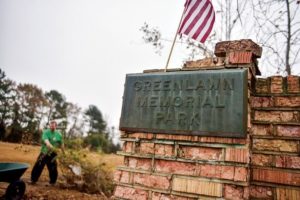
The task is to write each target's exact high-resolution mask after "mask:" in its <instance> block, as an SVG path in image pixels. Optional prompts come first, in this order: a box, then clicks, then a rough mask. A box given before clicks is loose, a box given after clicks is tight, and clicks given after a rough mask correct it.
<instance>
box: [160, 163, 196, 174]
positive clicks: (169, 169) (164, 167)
mask: <svg viewBox="0 0 300 200" xmlns="http://www.w3.org/2000/svg"><path fill="white" fill-rule="evenodd" d="M155 170H156V171H157V172H165V173H170V174H183V175H197V174H198V173H199V172H198V170H197V168H196V165H195V164H194V163H184V162H176V161H166V160H155Z"/></svg>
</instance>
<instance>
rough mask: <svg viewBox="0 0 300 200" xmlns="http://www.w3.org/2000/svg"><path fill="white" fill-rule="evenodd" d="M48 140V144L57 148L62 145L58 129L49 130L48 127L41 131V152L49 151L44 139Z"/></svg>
mask: <svg viewBox="0 0 300 200" xmlns="http://www.w3.org/2000/svg"><path fill="white" fill-rule="evenodd" d="M47 139H48V140H49V142H50V144H51V145H52V146H53V147H55V148H58V147H60V146H61V145H62V143H63V139H62V136H61V134H60V132H58V131H53V132H52V131H51V130H50V129H46V130H44V131H43V135H42V149H41V152H42V153H45V154H47V153H49V149H48V147H47V146H46V143H45V140H47Z"/></svg>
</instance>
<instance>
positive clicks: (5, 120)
mask: <svg viewBox="0 0 300 200" xmlns="http://www.w3.org/2000/svg"><path fill="white" fill-rule="evenodd" d="M15 85H16V84H15V83H14V82H13V81H11V80H9V79H7V78H6V75H5V72H4V71H3V70H2V69H0V140H3V139H4V138H5V132H6V128H7V127H8V126H9V125H10V124H11V123H12V117H13V112H12V110H13V104H14V101H15V95H16V90H15V87H16V86H15Z"/></svg>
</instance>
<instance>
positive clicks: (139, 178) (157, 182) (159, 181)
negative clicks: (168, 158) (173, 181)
mask: <svg viewBox="0 0 300 200" xmlns="http://www.w3.org/2000/svg"><path fill="white" fill-rule="evenodd" d="M133 183H134V184H138V185H143V186H147V187H151V188H155V189H165V190H167V189H169V187H170V180H169V178H168V177H165V176H156V175H150V174H140V173H136V174H134V176H133Z"/></svg>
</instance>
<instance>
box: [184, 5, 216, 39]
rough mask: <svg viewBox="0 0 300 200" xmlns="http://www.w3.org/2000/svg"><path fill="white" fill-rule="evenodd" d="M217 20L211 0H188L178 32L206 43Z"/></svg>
mask: <svg viewBox="0 0 300 200" xmlns="http://www.w3.org/2000/svg"><path fill="white" fill-rule="evenodd" d="M214 22H215V11H214V8H213V5H212V3H211V2H210V0H186V3H185V10H184V14H183V18H182V22H181V25H180V28H179V31H178V34H184V35H187V36H189V37H191V38H193V39H194V40H196V41H199V42H202V43H204V42H205V40H206V39H207V37H208V35H209V34H210V32H211V30H212V28H213V25H214Z"/></svg>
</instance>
